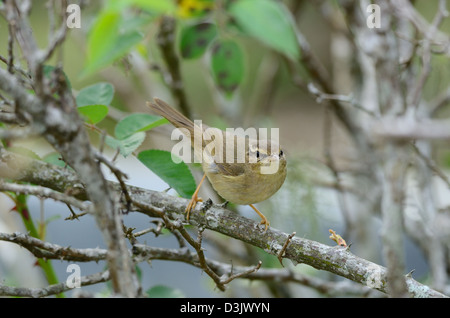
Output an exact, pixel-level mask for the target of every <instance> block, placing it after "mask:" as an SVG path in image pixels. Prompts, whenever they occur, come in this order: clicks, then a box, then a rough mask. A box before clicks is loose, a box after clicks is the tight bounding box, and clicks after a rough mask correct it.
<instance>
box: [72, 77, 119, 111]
mask: <svg viewBox="0 0 450 318" xmlns="http://www.w3.org/2000/svg"><path fill="white" fill-rule="evenodd" d="M113 97H114V86H112V85H111V84H110V83H106V82H101V83H97V84H94V85H91V86H88V87H85V88H83V89H82V90H81V91H80V92H79V93H78V95H77V106H87V105H106V106H108V105H109V104H110V103H111V101H112V99H113Z"/></svg>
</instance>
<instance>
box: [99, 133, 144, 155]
mask: <svg viewBox="0 0 450 318" xmlns="http://www.w3.org/2000/svg"><path fill="white" fill-rule="evenodd" d="M144 139H145V133H144V132H137V133H135V134H133V135H131V136H129V137H127V138H124V139H116V138H113V137H111V136H106V138H105V142H106V144H107V145H108V146H110V147H111V148H113V149H119V151H120V154H121V155H122V156H124V157H127V156H129V155H130V154H131V153H132V152H133V151H135V150H136V149H137V148H138V147H139V146H140V145H141V144H142V143H143V142H144Z"/></svg>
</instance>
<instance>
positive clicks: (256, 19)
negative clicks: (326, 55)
mask: <svg viewBox="0 0 450 318" xmlns="http://www.w3.org/2000/svg"><path fill="white" fill-rule="evenodd" d="M229 13H230V14H231V15H232V16H233V17H234V19H235V20H236V22H237V24H238V25H239V26H240V27H241V29H242V30H243V31H244V32H245V33H246V34H248V35H250V36H252V37H255V38H256V39H258V40H259V41H261V42H263V43H264V44H266V45H268V46H269V47H271V48H273V49H275V50H277V51H279V52H281V53H283V54H285V55H286V56H288V57H289V58H291V59H293V60H297V59H298V58H299V57H300V49H299V46H298V42H297V37H296V34H295V28H294V22H293V19H292V16H291V15H290V13H289V11H288V10H287V9H286V8H285V7H284V5H283V4H282V3H281V2H278V1H272V0H257V1H256V0H239V1H235V2H234V3H233V4H232V5H231V6H230V8H229Z"/></svg>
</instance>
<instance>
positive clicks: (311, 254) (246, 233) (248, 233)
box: [0, 150, 445, 297]
mask: <svg viewBox="0 0 450 318" xmlns="http://www.w3.org/2000/svg"><path fill="white" fill-rule="evenodd" d="M13 158H17V159H13ZM12 161H13V162H18V161H20V162H22V163H25V162H27V163H28V164H26V165H24V166H23V167H22V169H23V170H24V171H22V172H21V173H20V175H18V176H16V180H19V181H27V182H33V183H36V184H42V183H45V184H47V186H48V187H50V188H53V189H54V190H56V191H59V192H65V191H67V190H69V191H70V189H73V188H74V187H75V186H76V185H77V184H79V181H77V180H76V177H75V176H74V175H73V174H74V173H73V172H71V171H70V170H65V171H64V176H67V180H66V181H68V180H71V181H70V182H64V183H61V182H55V183H54V184H52V180H51V176H52V174H53V173H54V172H52V170H53V169H56V170H59V171H60V169H61V168H59V167H53V166H51V165H49V164H46V163H44V162H39V161H37V160H33V159H28V158H24V157H22V156H20V155H16V154H11V153H8V152H7V151H5V150H3V151H1V152H0V177H4V176H5V175H8V174H10V172H11V167H10V164H11V162H12ZM30 169H34V170H36V169H37V171H30ZM30 176H31V177H30ZM18 178H21V179H18ZM110 186H111V187H113V188H114V189H115V190H116V191H117V192H120V191H121V186H120V184H118V183H112V182H111V183H110ZM79 190H80V192H78V194H77V197H78V198H82V197H84V196H85V193H84V190H83V188H81V189H79ZM128 191H129V194H130V197H131V198H132V200H133V203H134V209H135V210H136V211H138V212H142V213H144V214H147V215H149V216H152V217H159V215H158V213H159V212H158V213H157V212H155V208H156V209H157V210H158V211H159V210H160V209H163V210H164V211H165V215H167V217H169V218H170V219H175V220H180V221H184V210H185V207H186V205H187V203H188V200H186V199H183V198H179V197H174V196H172V195H169V194H167V193H164V192H156V191H152V190H146V189H143V188H139V187H134V186H128ZM202 206H203V205H202V204H199V205H198V207H197V208H196V209H195V211H194V212H193V213H192V215H191V218H190V220H191V223H192V224H195V225H198V226H203V227H205V228H206V229H209V230H212V231H216V232H219V233H222V234H224V235H227V236H229V237H233V238H235V239H237V240H240V241H243V242H246V243H248V244H251V245H253V246H256V247H259V248H261V249H263V250H264V251H266V252H267V253H269V254H272V255H278V253H279V252H280V250H281V249H282V248H283V245H284V243H285V241H286V240H287V239H288V238H289V236H290V234H288V233H284V232H282V231H279V230H277V229H274V228H269V229H268V230H267V231H266V232H264V230H263V228H261V227H260V225H259V223H258V222H256V221H254V220H250V219H247V218H245V217H242V216H240V215H238V214H236V213H234V212H232V211H229V210H227V209H224V208H221V207H218V206H211V207H210V208H209V209H207V210H205V211H203V210H202ZM284 258H287V259H290V260H291V261H292V262H293V263H294V264H297V263H304V264H308V265H310V266H312V267H314V268H316V269H319V270H325V271H328V272H331V273H334V274H336V275H339V276H342V277H345V278H347V279H349V280H351V281H354V282H357V283H360V284H363V285H366V286H369V287H372V288H374V289H377V290H379V291H382V292H384V293H388V290H387V281H388V279H387V270H386V268H384V267H382V266H380V265H378V264H375V263H372V262H369V261H367V260H365V259H362V258H360V257H358V256H356V255H354V254H352V253H351V252H350V251H349V250H348V249H346V248H341V247H333V246H328V245H324V244H321V243H319V242H315V241H311V240H308V239H304V238H299V237H293V238H292V239H291V241H290V243H289V245H288V246H287V247H286V249H285V253H284ZM405 274H406V273H405ZM405 280H406V284H407V288H408V292H409V293H410V295H411V296H413V297H445V295H443V294H441V293H439V292H438V291H435V290H433V289H431V288H429V287H427V286H425V285H422V284H420V283H419V282H417V281H415V280H414V279H413V278H411V277H406V278H405Z"/></svg>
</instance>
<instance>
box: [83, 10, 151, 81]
mask: <svg viewBox="0 0 450 318" xmlns="http://www.w3.org/2000/svg"><path fill="white" fill-rule="evenodd" d="M120 14H121V12H120V11H119V10H107V11H104V12H103V13H102V14H101V15H100V16H99V18H98V19H97V21H96V23H95V24H94V26H93V28H92V30H91V32H90V33H89V36H88V45H87V65H86V67H85V69H84V71H83V72H82V76H86V75H88V74H91V73H93V72H95V71H98V70H100V69H102V68H104V67H106V66H107V65H109V64H111V63H113V62H114V61H115V60H117V59H119V58H121V57H122V56H124V55H125V54H126V53H127V52H128V51H129V50H130V49H131V48H132V47H133V46H134V45H136V44H137V43H139V42H140V41H141V40H142V38H143V35H142V34H141V33H139V32H137V31H134V30H132V31H128V32H125V33H122V32H123V31H122V30H121V23H122V22H123V21H122V18H121V15H120ZM121 31H122V32H121Z"/></svg>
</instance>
